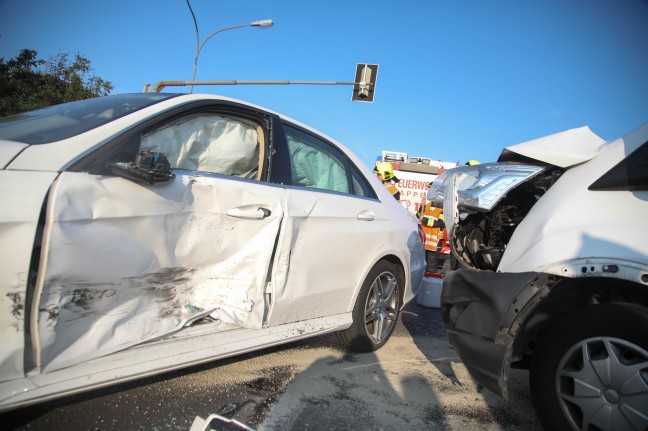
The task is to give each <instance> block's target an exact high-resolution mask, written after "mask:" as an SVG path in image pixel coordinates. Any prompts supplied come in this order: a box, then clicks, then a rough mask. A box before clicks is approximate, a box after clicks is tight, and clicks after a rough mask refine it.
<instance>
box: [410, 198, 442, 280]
mask: <svg viewBox="0 0 648 431" xmlns="http://www.w3.org/2000/svg"><path fill="white" fill-rule="evenodd" d="M416 215H417V216H418V218H419V220H421V227H422V228H423V232H424V233H425V244H424V246H425V259H426V262H427V265H426V269H425V272H430V273H433V274H435V273H437V272H439V251H440V250H439V247H440V244H441V239H442V237H443V231H444V230H445V221H444V219H443V209H441V208H437V207H435V206H433V205H432V202H428V203H427V204H425V198H423V200H422V201H421V204H420V205H419V209H418V212H417V213H416Z"/></svg>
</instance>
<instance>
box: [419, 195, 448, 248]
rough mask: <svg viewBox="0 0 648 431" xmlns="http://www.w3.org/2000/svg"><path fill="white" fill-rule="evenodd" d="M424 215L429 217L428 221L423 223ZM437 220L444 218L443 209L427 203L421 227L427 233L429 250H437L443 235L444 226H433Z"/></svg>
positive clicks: (426, 245) (426, 244)
mask: <svg viewBox="0 0 648 431" xmlns="http://www.w3.org/2000/svg"><path fill="white" fill-rule="evenodd" d="M423 217H426V218H427V219H428V223H427V224H426V223H423ZM436 220H443V210H442V209H441V208H437V207H433V206H432V203H428V204H427V205H425V208H424V209H423V214H422V215H421V227H422V228H423V233H425V244H424V246H425V249H426V250H428V251H436V249H437V247H438V244H439V241H440V240H441V237H442V236H443V228H442V227H434V226H432V225H433V224H434V222H435V221H436Z"/></svg>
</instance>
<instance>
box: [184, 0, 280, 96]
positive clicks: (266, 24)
mask: <svg viewBox="0 0 648 431" xmlns="http://www.w3.org/2000/svg"><path fill="white" fill-rule="evenodd" d="M186 1H187V6H189V10H190V11H191V16H192V17H193V20H194V26H195V27H196V57H195V58H194V65H193V73H192V74H191V81H192V82H193V81H194V80H195V79H196V68H197V67H198V56H199V55H200V51H201V50H202V48H203V46H205V43H207V41H208V40H209V39H211V38H212V37H213V36H215V35H217V34H218V33H220V32H223V31H225V30H233V29H235V28H241V27H259V28H263V27H272V25H273V22H272V20H271V19H263V20H260V21H253V22H250V23H247V24H240V25H233V26H231V27H225V28H221V29H220V30H216V31H215V32H213V33H212V34H210V35H209V36H207V37H206V38H205V40H203V42H202V43H200V36H198V22H197V21H196V15H194V12H193V9H192V8H191V4H189V0H186ZM189 92H190V93H193V84H192V85H191V87H190V89H189Z"/></svg>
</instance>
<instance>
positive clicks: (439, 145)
mask: <svg viewBox="0 0 648 431" xmlns="http://www.w3.org/2000/svg"><path fill="white" fill-rule="evenodd" d="M190 1H191V5H192V7H193V10H194V12H195V14H196V18H197V20H198V28H199V32H200V40H201V42H202V40H203V39H204V38H205V37H206V36H208V35H209V34H210V33H212V32H214V31H216V30H218V29H221V28H224V27H229V26H234V25H238V24H244V23H248V22H251V21H256V20H261V19H268V18H270V19H272V20H273V21H274V22H275V25H274V26H273V27H272V28H270V29H258V28H253V27H245V28H240V29H234V30H229V31H224V32H222V33H219V34H217V35H216V36H214V37H213V38H211V39H210V40H209V41H208V42H207V43H206V44H205V46H204V48H203V50H202V51H201V54H200V58H199V64H198V71H197V75H196V79H203V80H207V79H211V80H216V79H219V80H220V79H236V80H296V81H303V80H307V81H311V80H316V81H352V80H353V75H354V72H355V67H356V64H357V63H372V64H378V65H379V66H380V69H379V73H378V83H377V88H376V99H375V101H374V103H358V102H351V87H350V86H306V85H294V86H284V85H282V86H211V87H197V88H196V89H195V90H194V92H208V93H217V94H223V95H226V96H230V97H235V98H239V99H242V100H246V101H249V102H253V103H256V104H259V105H262V106H264V107H266V108H269V109H272V110H275V111H278V112H281V113H283V114H285V115H288V116H290V117H293V118H295V119H297V120H300V121H302V122H304V123H306V124H309V125H310V126H312V127H314V128H316V129H318V130H320V131H322V132H324V133H326V134H328V135H330V136H332V137H333V138H335V139H337V140H339V141H341V142H342V143H344V144H345V145H347V146H348V147H350V148H351V149H352V150H353V151H355V152H356V153H357V154H358V155H359V156H360V157H361V158H362V159H363V160H364V161H365V162H366V163H367V164H368V165H372V164H373V162H374V160H375V159H376V157H377V156H378V155H380V152H381V150H391V151H404V152H407V153H409V154H410V155H411V156H424V157H430V158H432V159H441V160H444V161H456V160H462V161H466V160H468V159H478V160H481V161H482V162H486V161H494V160H496V159H497V157H498V155H499V153H500V150H501V148H502V147H504V146H507V145H511V144H516V143H519V142H523V141H527V140H530V139H535V138H538V137H541V136H545V135H548V134H552V133H556V132H560V131H562V130H566V129H570V128H574V127H580V126H585V125H587V126H589V127H590V128H591V129H592V130H593V131H594V132H595V133H597V134H598V135H600V136H601V137H602V138H604V139H606V140H612V139H615V138H617V137H619V136H622V135H624V134H625V133H627V132H630V131H631V130H633V129H635V128H636V127H638V126H639V125H641V124H643V123H644V122H646V121H648V0H510V1H508V0H492V1H484V0H463V1H459V0H455V1H449V0H443V1H441V0H402V1H399V2H393V1H389V2H388V1H381V0H374V1H372V2H366V1H363V2H356V1H351V0H344V1H342V0H328V1H324V2H315V1H304V0H298V1H297V0H295V1H293V0H289V1H282V0H277V1H267V0H266V1H260V0H259V1H257V0H237V1H228V2H226V1H217V0H190ZM22 48H29V49H33V50H36V51H37V52H38V54H39V57H40V58H48V57H49V56H50V55H55V54H57V53H59V52H63V53H71V54H76V53H79V54H80V55H82V56H84V57H86V58H88V59H89V60H90V61H91V63H92V66H93V67H94V71H95V74H96V75H97V76H99V77H101V78H103V79H106V80H108V81H111V82H112V83H113V84H114V86H115V90H114V92H115V93H125V92H139V91H141V90H142V88H143V85H144V84H145V83H152V84H155V83H156V82H158V81H161V80H189V79H190V78H191V72H192V68H193V61H194V57H195V50H196V33H195V28H194V22H193V19H192V17H191V14H190V12H189V9H188V7H187V4H186V1H185V0H130V1H123V0H113V1H111V2H93V1H87V0H62V1H60V2H53V1H47V2H44V1H39V0H0V56H1V57H4V58H5V60H7V59H9V58H13V57H15V56H16V55H17V53H18V51H19V50H20V49H22ZM165 91H188V88H184V87H176V88H167V89H166V90H165Z"/></svg>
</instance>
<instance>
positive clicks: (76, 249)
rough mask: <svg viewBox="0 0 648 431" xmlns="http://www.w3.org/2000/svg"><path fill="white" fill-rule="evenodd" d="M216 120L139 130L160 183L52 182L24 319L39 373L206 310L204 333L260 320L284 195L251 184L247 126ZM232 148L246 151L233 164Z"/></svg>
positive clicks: (177, 325) (162, 332)
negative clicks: (163, 172) (160, 167)
mask: <svg viewBox="0 0 648 431" xmlns="http://www.w3.org/2000/svg"><path fill="white" fill-rule="evenodd" d="M222 118H223V117H222V116H212V115H207V116H201V117H196V116H192V117H190V118H181V119H180V120H178V121H174V122H173V123H171V124H165V125H164V126H162V127H157V128H155V129H154V130H153V131H152V132H148V133H145V134H144V135H143V137H142V139H141V143H140V150H141V149H146V150H147V151H160V153H161V154H168V155H169V161H170V163H171V167H172V168H173V170H172V172H173V174H174V175H175V178H173V179H172V180H170V181H167V182H163V183H154V184H148V183H139V182H134V181H132V180H129V179H127V178H123V177H120V176H114V175H93V174H91V173H87V172H64V173H62V174H61V175H60V176H59V178H58V179H57V180H56V181H55V183H54V185H53V187H52V189H51V192H50V195H49V200H48V203H47V216H46V224H45V227H44V234H43V238H44V239H43V251H42V256H41V264H40V271H39V278H38V280H37V283H36V293H35V303H36V304H38V305H37V307H38V312H37V313H35V315H34V321H33V322H32V327H33V328H34V330H33V331H32V343H33V346H34V351H35V355H34V356H35V361H36V363H37V366H38V367H39V368H41V369H42V370H43V371H51V370H55V369H60V368H63V367H67V366H70V365H73V364H76V363H80V362H83V361H87V360H89V359H92V358H95V357H99V356H103V355H106V354H109V353H112V352H115V351H118V350H122V349H125V348H128V347H131V346H134V345H137V344H140V343H143V342H146V341H149V340H154V339H159V338H161V337H164V336H166V335H169V334H172V333H174V332H177V331H180V330H182V328H183V327H186V326H188V325H190V324H191V323H192V322H194V321H196V320H198V319H201V318H204V317H206V316H210V317H211V319H213V320H214V324H213V327H214V328H215V329H214V330H222V329H225V328H231V327H246V328H260V327H261V325H262V323H263V318H264V314H265V312H266V306H265V304H264V294H265V283H266V277H267V272H268V267H269V264H270V259H271V256H272V252H273V246H274V244H275V242H276V238H277V235H278V231H279V226H280V223H281V220H282V217H283V208H282V205H283V201H284V190H283V189H282V188H280V187H274V186H272V185H269V184H267V183H263V182H260V181H257V180H256V179H257V178H259V177H260V174H261V172H260V171H261V170H262V169H263V165H262V163H261V162H260V160H262V158H261V155H262V154H263V150H261V151H259V148H258V146H263V145H264V138H260V137H259V136H257V134H256V133H254V128H255V127H253V126H250V125H249V122H238V124H234V123H237V121H236V119H234V120H232V119H230V118H227V117H225V123H223V121H222ZM217 123H218V124H217ZM241 124H242V126H241ZM241 145H244V146H245V145H247V146H249V147H250V150H249V151H248V153H249V154H248V155H247V156H245V157H246V158H247V159H246V160H243V161H241V157H239V156H236V154H237V151H236V148H237V146H241ZM255 146H256V147H255ZM235 156H236V157H235Z"/></svg>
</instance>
